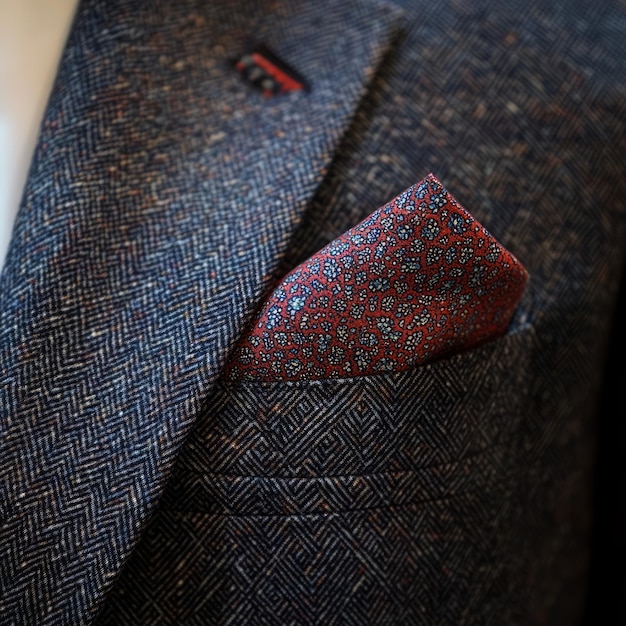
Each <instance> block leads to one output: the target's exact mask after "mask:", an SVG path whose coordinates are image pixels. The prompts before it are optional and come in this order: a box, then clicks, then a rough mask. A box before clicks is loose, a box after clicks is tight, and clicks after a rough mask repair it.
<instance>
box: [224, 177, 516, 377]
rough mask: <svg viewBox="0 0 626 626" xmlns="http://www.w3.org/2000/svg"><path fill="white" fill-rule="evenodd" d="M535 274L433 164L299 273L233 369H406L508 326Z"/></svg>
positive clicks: (274, 373) (351, 372) (276, 297)
mask: <svg viewBox="0 0 626 626" xmlns="http://www.w3.org/2000/svg"><path fill="white" fill-rule="evenodd" d="M527 279H528V274H527V273H526V270H525V269H524V268H523V267H522V265H521V264H520V263H519V261H518V260H517V259H516V258H515V257H514V256H513V255H512V254H511V253H510V252H508V251H507V250H506V249H505V248H504V247H502V246H501V245H500V244H499V243H498V242H497V241H496V240H495V239H494V237H493V236H492V235H491V234H490V233H489V232H487V230H485V229H484V228H483V227H482V226H481V225H480V224H479V223H478V222H477V221H476V220H475V219H474V218H473V217H472V216H471V215H470V214H469V213H468V212H467V211H466V210H465V209H464V208H463V207H462V206H461V205H460V204H459V203H458V202H457V201H456V200H455V199H454V198H453V197H452V196H451V195H450V194H449V193H448V191H447V190H446V189H445V188H444V187H443V185H442V184H441V183H440V182H439V181H438V180H437V178H435V176H434V175H433V174H429V175H428V176H427V177H426V178H425V179H424V180H423V181H421V182H419V183H417V184H415V185H413V186H412V187H410V188H409V189H407V190H406V191H404V192H403V193H401V194H400V195H399V196H397V197H396V198H395V199H393V200H392V201H391V202H389V203H388V204H386V205H384V206H382V207H381V208H379V209H378V210H377V211H375V212H374V213H372V215H370V216H369V217H368V218H366V219H365V220H364V221H363V222H361V223H360V224H358V225H357V226H355V227H354V228H351V229H350V230H348V231H347V232H346V233H344V234H343V235H342V236H341V237H339V238H338V239H336V240H334V241H333V242H331V243H330V244H328V245H327V246H326V247H324V248H323V249H322V250H320V251H319V252H318V253H316V254H315V255H313V256H312V257H311V258H310V259H309V260H308V261H306V262H304V263H303V264H301V265H299V266H298V267H297V268H296V269H294V270H293V271H292V272H290V273H289V274H288V275H287V276H286V277H285V278H284V279H283V280H282V281H281V283H280V284H279V286H278V287H277V288H276V289H275V290H274V292H273V293H272V295H271V296H270V298H269V299H268V300H267V301H266V302H265V304H264V306H263V307H262V309H261V311H260V312H259V314H258V315H257V317H256V319H255V321H254V324H253V326H252V328H251V330H250V331H249V333H248V334H246V335H245V336H244V337H243V338H242V339H241V341H240V342H239V343H238V345H237V347H236V349H235V352H234V354H233V357H232V359H231V361H230V362H229V363H228V365H227V368H226V377H227V378H228V379H230V380H241V379H253V380H286V381H287V380H301V379H307V380H315V379H323V378H338V377H350V376H360V375H371V374H376V373H380V372H389V371H402V370H405V369H407V368H409V367H412V366H414V365H417V364H422V363H426V362H428V361H431V360H433V359H435V358H437V357H441V356H444V355H447V354H450V353H452V352H457V351H462V350H466V349H469V348H472V347H475V346H477V345H480V344H482V343H484V342H486V341H488V340H489V339H492V338H494V337H497V336H499V335H502V334H503V333H504V332H505V331H506V328H507V326H508V324H509V322H510V320H511V317H512V315H513V313H514V311H515V308H516V307H517V304H518V302H519V299H520V297H521V295H522V292H523V290H524V287H525V284H526V281H527Z"/></svg>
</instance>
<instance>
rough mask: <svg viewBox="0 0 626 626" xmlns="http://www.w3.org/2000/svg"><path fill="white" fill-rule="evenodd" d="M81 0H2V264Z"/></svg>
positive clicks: (0, 135)
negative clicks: (48, 102)
mask: <svg viewBox="0 0 626 626" xmlns="http://www.w3.org/2000/svg"><path fill="white" fill-rule="evenodd" d="M77 4H78V2H77V0H0V268H1V267H2V265H3V264H4V259H5V255H6V250H7V246H8V244H9V239H10V236H11V230H12V228H13V221H14V219H15V213H16V212H17V208H18V206H19V203H20V199H21V197H22V192H23V190H24V183H25V181H26V175H27V173H28V168H29V165H30V161H31V158H32V155H33V150H34V148H35V143H36V141H37V134H38V131H39V125H40V123H41V118H42V116H43V113H44V110H45V106H46V102H47V100H48V96H49V94H50V90H51V88H52V82H53V80H54V77H55V74H56V69H57V65H58V62H59V58H60V56H61V53H62V51H63V47H64V45H65V40H66V38H67V34H68V31H69V27H70V24H71V21H72V17H73V15H74V12H75V10H76V5H77Z"/></svg>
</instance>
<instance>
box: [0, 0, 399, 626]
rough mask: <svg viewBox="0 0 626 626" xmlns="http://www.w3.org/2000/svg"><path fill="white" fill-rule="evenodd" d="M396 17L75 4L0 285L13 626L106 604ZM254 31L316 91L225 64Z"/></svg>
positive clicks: (318, 8) (381, 12)
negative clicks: (265, 80) (264, 82)
mask: <svg viewBox="0 0 626 626" xmlns="http://www.w3.org/2000/svg"><path fill="white" fill-rule="evenodd" d="M395 15H396V13H395V10H392V9H390V8H389V7H385V6H379V5H370V4H368V3H356V4H350V6H347V5H344V4H342V3H334V2H322V3H319V2H316V3H315V5H308V6H300V5H298V4H295V3H291V2H284V3H283V2H277V3H274V4H272V5H271V6H266V4H265V3H264V4H263V5H261V4H260V3H254V2H253V3H243V2H232V1H230V0H229V1H228V2H220V3H213V2H211V3H205V2H194V1H191V0H188V1H186V2H140V1H133V0H131V1H113V2H112V1H111V0H86V1H85V2H83V3H82V4H81V5H80V7H79V10H78V15H77V17H76V20H75V23H74V25H73V29H72V33H71V35H70V39H69V43H68V46H67V50H66V51H65V54H64V57H63V60H62V63H61V67H60V73H59V75H58V78H57V81H56V85H55V87H54V91H53V94H52V96H51V100H50V103H49V107H48V111H47V113H46V116H45V121H44V124H43V128H42V132H41V136H40V140H39V144H38V148H37V151H36V154H35V157H34V162H33V165H32V169H31V172H30V176H29V181H28V184H27V189H26V192H25V197H24V200H23V205H22V207H21V211H20V213H19V216H18V219H17V223H16V226H15V230H14V233H13V239H12V244H11V248H10V250H9V253H8V259H7V262H6V265H5V269H4V272H3V274H2V283H1V285H0V289H1V292H2V295H1V301H0V320H1V322H0V333H1V335H0V363H1V365H2V383H1V386H0V391H1V396H0V407H1V409H2V422H1V428H2V442H1V449H0V459H1V461H0V470H1V474H0V485H1V491H2V493H1V502H2V506H1V521H2V526H1V528H0V563H1V565H0V567H1V572H2V573H1V576H0V585H1V586H0V623H3V624H13V623H27V624H37V625H39V624H79V623H84V622H86V621H88V620H89V616H90V615H92V614H93V613H94V611H95V610H96V606H97V604H98V602H99V601H100V600H101V598H102V596H103V594H104V593H105V592H106V589H107V588H108V587H109V586H110V585H111V583H112V582H113V579H114V577H115V576H116V574H117V572H118V570H119V568H120V564H121V562H122V561H123V560H124V558H125V557H126V556H127V555H128V553H129V551H130V549H131V547H132V545H133V544H134V542H135V541H136V539H137V537H138V533H139V530H140V528H141V525H142V524H143V522H144V520H145V519H146V516H147V514H148V512H149V511H150V510H151V508H152V507H153V506H154V504H155V501H156V499H157V496H158V494H159V492H160V490H161V489H162V485H163V483H164V480H165V478H166V476H167V474H168V472H169V467H170V465H171V463H172V461H173V459H174V456H175V453H176V450H177V448H178V447H179V445H180V443H181V442H182V441H183V439H184V437H185V435H186V433H187V430H188V427H189V426H190V424H191V423H192V422H193V420H194V419H195V418H196V417H197V415H198V412H199V410H200V407H201V406H202V404H203V403H204V402H205V401H206V398H207V394H208V392H209V389H210V387H211V385H212V383H213V381H214V380H215V378H216V377H217V375H218V373H219V371H220V368H221V366H222V364H223V362H224V360H225V359H226V357H227V354H228V352H229V350H230V347H231V345H232V343H233V342H234V341H235V340H236V338H237V336H238V334H239V333H240V332H241V330H242V328H243V327H244V325H245V323H246V320H247V317H248V316H250V315H251V313H252V312H253V310H254V308H255V307H256V305H257V302H258V300H259V298H260V297H261V294H262V293H263V292H264V290H265V289H266V283H267V281H268V278H269V276H270V275H271V274H272V272H273V271H274V270H275V266H276V263H277V260H278V259H279V258H280V256H281V253H282V251H284V249H285V247H286V245H287V242H288V241H289V238H290V235H291V232H292V230H293V228H294V225H295V224H297V222H298V220H299V216H300V215H301V214H302V212H303V211H304V209H305V207H306V206H307V204H308V201H309V200H310V197H311V195H312V194H313V192H314V190H315V188H316V186H317V185H318V184H319V182H320V181H321V179H322V177H323V174H324V168H325V167H326V166H327V165H328V164H329V162H330V159H331V156H332V154H333V149H334V146H335V144H336V143H337V141H338V140H339V139H340V137H341V135H342V133H343V132H344V130H345V126H346V123H347V121H348V119H349V117H350V115H351V114H352V113H353V110H354V107H355V105H356V103H357V102H358V99H359V97H360V95H361V94H362V92H363V88H364V86H365V84H366V82H367V80H368V79H370V78H371V77H372V75H373V73H374V69H375V67H376V65H377V64H378V63H379V61H380V59H381V57H382V55H383V54H384V51H385V49H386V48H387V46H388V44H389V41H390V37H391V35H392V32H393V30H392V28H393V23H394V21H395ZM256 38H259V39H262V40H264V41H266V42H267V43H268V45H270V46H271V47H272V48H273V49H275V50H276V52H277V53H278V54H279V55H281V56H284V57H286V58H291V57H293V56H294V55H296V53H297V59H296V65H297V67H298V69H299V70H300V71H302V73H303V74H304V75H306V76H310V77H311V80H312V82H314V85H315V90H314V92H312V93H311V94H309V95H306V94H300V93H297V94H289V95H287V96H285V97H281V98H280V99H279V98H276V99H274V100H267V99H265V98H263V96H261V95H260V94H259V93H257V92H256V91H254V90H251V89H250V87H249V86H248V85H247V84H246V83H245V82H244V81H243V80H242V79H241V77H240V75H239V73H238V72H237V71H236V70H235V69H234V68H233V67H232V63H231V62H232V60H233V59H234V58H237V56H240V55H241V53H242V52H243V51H244V50H245V49H246V48H247V46H248V44H249V41H250V40H254V39H256ZM338 59H341V63H337V62H336V61H337V60H338Z"/></svg>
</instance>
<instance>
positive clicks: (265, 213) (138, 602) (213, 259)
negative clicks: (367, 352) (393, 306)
mask: <svg viewBox="0 0 626 626" xmlns="http://www.w3.org/2000/svg"><path fill="white" fill-rule="evenodd" d="M397 4H405V6H403V7H402V9H400V8H399V7H398V6H397ZM397 4H393V5H392V4H388V3H385V2H380V1H378V0H354V1H351V2H332V1H331V0H322V1H317V0H316V1H315V2H296V1H295V0H276V1H272V2H269V1H264V2H260V3H258V2H245V1H244V0H235V1H229V2H226V1H225V0H224V1H219V2H199V1H197V0H182V1H180V2H166V1H163V2H155V3H148V2H141V1H140V0H126V1H124V2H122V1H120V0H107V1H104V0H83V2H82V4H81V5H80V8H79V10H78V14H77V16H76V18H75V22H74V25H73V28H72V31H71V35H70V38H69V41H68V44H67V48H66V51H65V53H64V56H63V60H62V62H61V65H60V68H59V73H58V77H57V80H56V85H55V88H54V91H53V94H52V96H51V98H50V102H49V106H48V110H47V113H46V116H45V120H44V122H43V125H42V128H41V134H40V139H39V144H38V148H37V150H36V154H35V157H34V160H33V163H32V167H31V172H30V175H29V180H28V184H27V188H26V191H25V195H24V199H23V203H22V207H21V210H20V213H19V215H18V219H17V222H16V225H15V229H14V233H13V238H12V244H11V248H10V250H9V255H8V259H7V263H6V266H5V269H4V271H3V274H2V282H1V293H0V316H1V320H2V324H1V325H0V367H1V370H0V371H1V374H0V376H1V380H2V385H1V386H0V394H1V396H0V407H1V411H2V414H1V418H2V421H1V425H0V426H1V428H2V439H1V442H0V446H1V449H0V471H1V483H0V500H1V507H2V508H1V509H0V514H1V522H2V525H1V527H0V563H1V565H0V568H1V569H0V573H1V574H0V584H1V588H0V616H1V617H0V622H1V623H2V624H87V623H97V624H248V623H249V624H421V623H424V624H482V623H497V624H543V623H545V624H561V623H562V624H573V623H576V621H577V619H579V617H580V614H581V610H582V605H583V602H584V597H585V589H586V580H587V563H588V545H589V533H590V524H591V508H590V506H589V502H590V497H591V477H592V472H593V460H594V450H595V446H594V432H595V431H594V416H595V414H596V411H597V399H598V389H599V385H600V381H601V370H602V363H603V358H604V352H605V347H606V341H607V336H608V330H609V327H610V320H611V311H612V307H613V303H614V300H615V294H616V290H617V279H618V276H619V272H620V270H621V266H622V261H623V235H624V213H625V205H624V198H625V197H626V193H625V192H626V189H625V186H626V184H625V176H624V167H623V163H624V119H625V117H626V116H625V113H626V111H625V107H624V80H625V78H626V71H625V68H624V60H625V58H626V55H625V54H624V43H623V35H622V34H620V31H622V32H623V27H624V24H625V22H626V17H625V12H624V7H623V4H622V3H620V2H617V1H611V0H597V1H596V2H593V3H589V2H587V1H586V0H585V1H582V0H581V1H572V2H567V3H565V2H553V3H546V2H543V1H539V0H537V1H534V0H531V1H528V0H526V1H524V2H516V1H511V2H507V3H498V2H492V1H490V0H480V1H476V2H458V1H456V0H441V1H439V2H432V1H431V0H428V1H427V0H417V1H416V2H406V3H397ZM257 42H265V43H266V44H268V45H269V46H270V47H271V48H272V49H273V50H274V51H275V52H276V53H277V54H278V55H279V56H280V57H281V58H283V59H285V60H288V61H289V63H291V64H292V65H293V66H295V67H296V68H297V70H298V71H299V72H300V73H301V74H302V75H303V76H304V77H305V78H306V79H307V80H308V81H309V82H310V84H311V90H310V91H309V92H308V93H306V92H302V91H300V92H294V93H289V94H284V95H279V96H276V97H272V98H267V97H264V96H263V95H262V94H260V93H258V92H257V91H255V90H254V89H252V88H251V87H250V86H249V85H248V84H246V82H245V81H244V80H242V77H241V76H240V75H239V74H238V73H237V71H236V70H235V69H234V68H233V65H232V61H233V60H234V59H236V58H237V57H238V56H239V55H241V54H242V53H243V52H245V50H246V49H248V48H249V46H251V45H254V44H255V43H257ZM429 171H433V172H435V173H436V174H437V176H438V177H439V178H440V179H441V180H443V181H445V183H446V185H447V186H448V188H449V189H450V190H452V191H453V193H454V194H455V195H456V196H457V197H458V198H459V199H460V200H461V201H462V202H463V204H464V205H465V206H466V207H468V208H469V209H470V210H471V211H472V213H473V214H474V215H475V216H476V217H477V218H478V219H479V220H480V221H481V222H482V223H483V224H484V225H485V226H487V227H488V228H489V230H490V231H491V232H492V233H494V235H495V236H496V237H497V238H498V239H499V240H500V241H501V242H502V243H503V244H504V245H505V246H506V247H507V248H508V249H510V250H511V251H512V252H513V253H514V254H515V255H516V256H517V257H518V258H519V259H520V260H521V261H522V262H523V263H524V265H525V266H526V268H527V269H528V271H529V273H530V275H531V280H530V282H529V284H528V287H527V289H526V291H525V294H524V297H523V299H522V301H521V303H520V306H519V309H518V311H517V313H516V315H515V317H514V319H513V321H512V323H511V325H510V327H509V330H508V331H507V333H506V334H505V335H504V336H503V337H501V338H499V339H496V340H494V341H492V342H489V343H488V344H486V345H484V346H481V347H479V348H475V349H472V350H469V351H466V352H463V353H461V354H458V355H454V356H452V357H449V358H446V359H442V360H439V361H436V362H433V363H431V364H427V365H423V366H418V367H414V368H411V369H409V370H407V371H404V372H399V373H393V372H392V373H386V374H380V375H376V376H356V377H353V378H346V379H336V380H335V379H332V380H330V379H329V380H316V381H307V380H302V381H297V382H263V381H253V382H251V381H247V382H246V381H243V382H228V381H226V380H225V379H224V378H223V377H221V372H222V369H223V367H224V364H225V362H226V360H227V358H228V355H229V354H230V352H231V350H232V348H233V346H234V345H235V343H236V342H237V339H238V338H239V337H240V336H241V334H242V333H243V332H245V329H246V327H247V325H248V324H249V322H250V320H251V318H252V316H253V314H254V312H255V311H256V310H257V309H258V307H259V305H260V304H261V303H262V302H263V300H264V298H265V297H266V295H267V293H268V290H269V289H270V288H271V286H272V285H273V284H274V283H275V280H276V279H277V278H278V277H280V276H281V275H283V274H284V273H285V272H286V271H288V270H289V269H291V268H292V267H294V266H295V265H296V264H297V263H298V262H300V261H301V260H303V259H305V258H307V257H308V256H310V255H311V254H312V253H313V252H315V251H316V250H317V249H319V248H320V247H321V246H323V245H324V244H325V243H327V242H328V241H330V240H331V239H333V238H334V237H336V236H337V235H339V234H340V233H342V232H343V231H345V230H346V229H348V228H349V227H351V226H352V225H353V224H355V223H357V222H358V221H359V220H360V219H362V218H363V217H364V216H366V215H367V214H369V213H370V212H371V211H372V210H373V209H375V208H376V207H377V206H380V205H381V204H383V203H384V202H386V201H387V200H389V199H390V198H392V197H393V196H394V195H396V194H397V193H398V192H400V191H402V190H403V189H404V188H406V187H408V186H409V185H410V184H412V183H413V182H415V181H416V180H419V179H420V178H422V177H423V176H424V175H425V174H426V173H427V172H429Z"/></svg>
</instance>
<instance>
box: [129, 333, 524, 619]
mask: <svg viewBox="0 0 626 626" xmlns="http://www.w3.org/2000/svg"><path fill="white" fill-rule="evenodd" d="M533 341H534V332H533V329H532V327H531V326H524V327H522V328H517V329H515V331H514V332H511V333H509V334H508V335H505V336H504V337H502V338H500V339H498V340H496V341H494V342H491V343H489V344H487V345H484V346H482V347H480V348H477V349H474V350H471V351H468V352H465V353H463V354H459V355H456V356H454V357H451V358H448V359H444V360H441V361H438V362H435V363H432V364H429V365H425V366H420V367H416V368H413V369H411V370H407V371H405V372H401V373H396V374H381V375H376V376H367V377H355V378H350V379H338V380H334V379H333V380H316V381H298V382H291V383H285V382H276V383H253V382H241V383H236V384H234V383H228V382H223V383H221V384H220V385H219V388H218V389H217V390H216V393H215V395H214V397H213V398H212V402H211V406H210V407H208V409H207V411H206V414H205V415H204V416H203V418H202V419H200V420H199V426H198V428H197V429H196V431H195V432H194V433H193V435H192V436H191V438H190V439H189V440H188V442H187V444H186V447H185V449H184V450H183V452H182V453H181V456H180V458H179V462H178V470H177V472H176V474H175V477H174V479H173V480H172V481H171V482H170V488H169V490H168V492H167V494H166V496H165V498H164V501H163V503H162V506H161V509H160V511H159V513H158V514H157V515H156V517H155V518H154V520H153V522H152V525H151V528H150V529H149V531H148V532H147V533H146V536H145V540H144V541H143V542H142V544H141V545H140V546H139V549H138V554H137V555H136V558H135V559H134V563H135V564H140V565H134V566H133V567H137V568H138V571H136V572H135V576H139V577H143V578H144V579H145V577H146V576H155V580H154V582H153V587H154V588H157V589H164V588H167V589H168V590H170V589H171V595H170V596H169V600H168V599H166V598H162V599H161V600H162V602H165V603H166V604H167V603H169V610H171V611H173V612H174V614H176V615H177V619H179V620H184V623H215V624H217V623H219V624H240V623H254V624H257V623H258V624H360V625H361V624H417V623H450V624H460V623H480V621H481V620H480V617H479V615H480V612H481V611H486V610H489V611H492V610H493V609H494V605H495V606H498V607H500V610H501V611H502V613H501V615H502V616H505V614H507V613H511V612H514V611H515V610H516V609H515V606H514V602H513V603H512V602H511V596H510V594H505V593H504V590H505V589H506V588H507V587H508V586H509V585H510V584H511V583H512V582H513V581H515V579H516V577H518V576H519V574H520V571H519V568H520V562H519V560H518V559H517V556H518V554H517V552H516V551H517V550H519V542H518V541H517V538H516V519H517V518H518V516H519V511H520V507H523V501H522V499H521V498H520V497H519V491H518V488H519V482H520V480H522V476H523V472H522V470H523V467H522V465H523V454H522V450H521V448H522V446H523V428H524V420H525V406H526V401H527V398H528V366H529V359H530V354H531V349H532V345H533ZM164 561H165V562H168V563H169V564H170V565H169V568H168V571H169V572H170V574H168V575H167V576H169V577H170V578H171V576H172V573H173V572H176V574H175V577H176V581H177V582H176V585H173V582H172V580H173V579H172V580H170V581H169V583H168V582H167V581H166V580H164V579H163V577H164V576H166V575H165V574H164V573H163V563H164ZM129 575H130V574H128V572H127V576H129ZM157 579H158V580H157ZM144 586H145V585H144ZM168 593H169V591H168ZM485 597H491V603H490V604H488V605H486V604H485V602H484V598H485ZM477 619H478V622H477V621H476V620H477ZM424 620H426V621H424Z"/></svg>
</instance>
